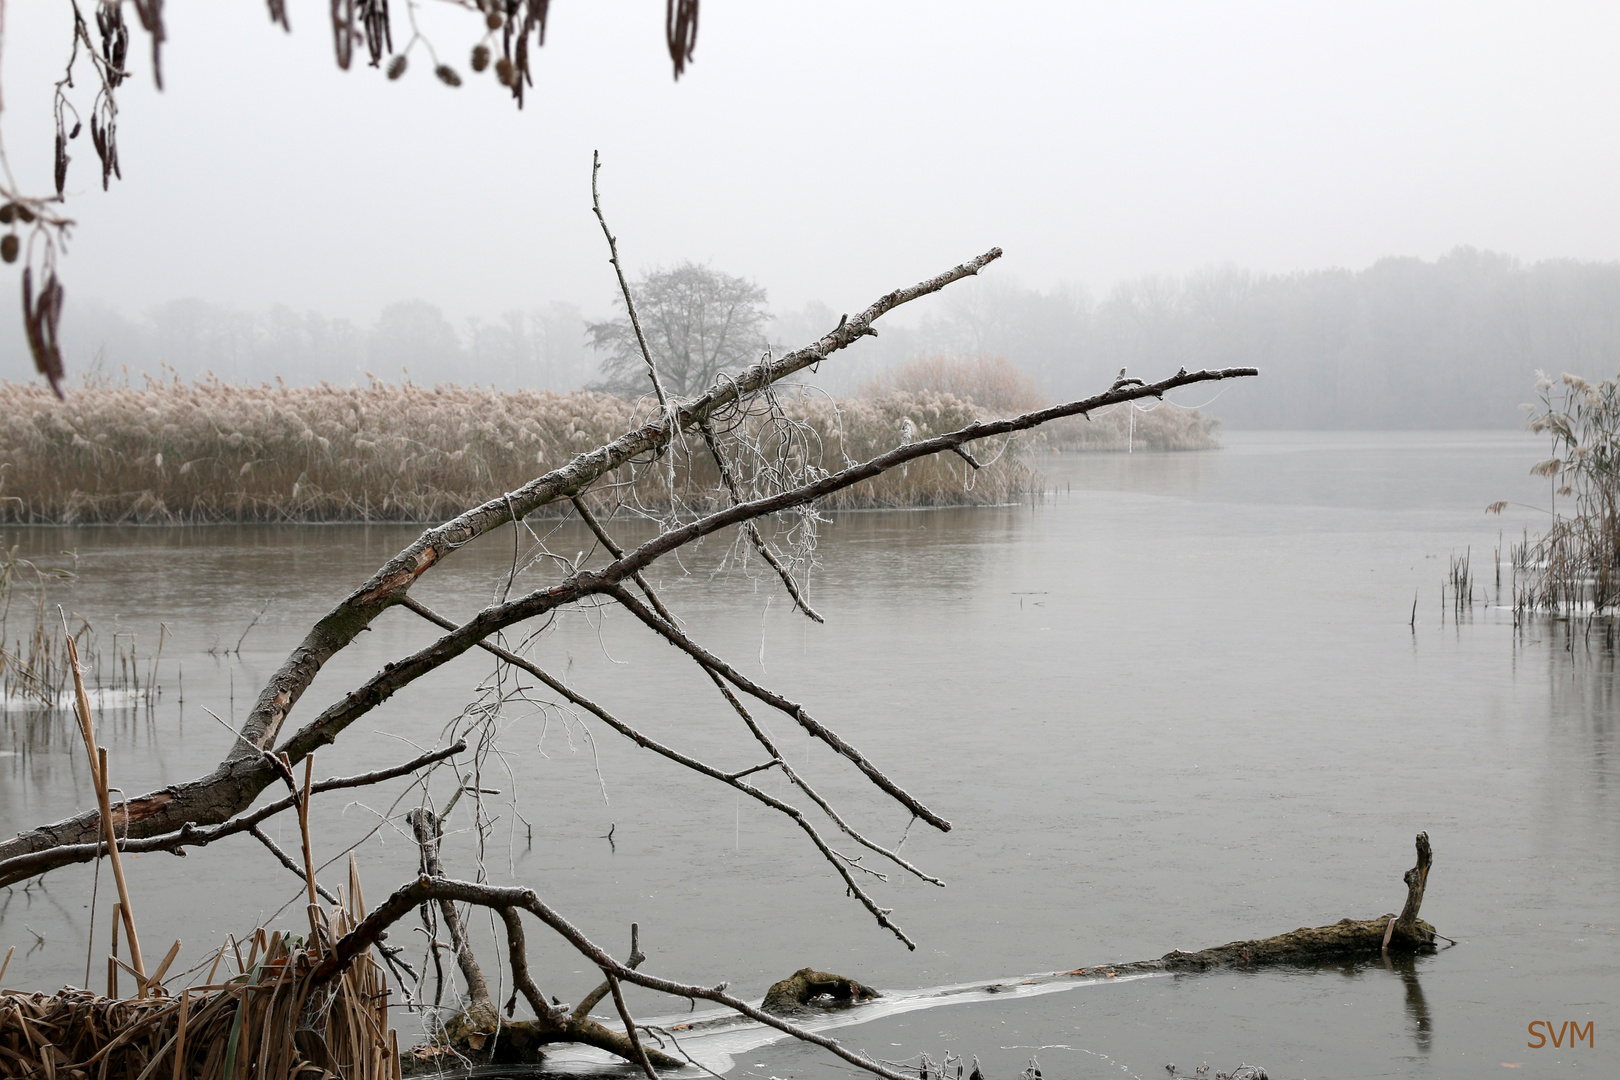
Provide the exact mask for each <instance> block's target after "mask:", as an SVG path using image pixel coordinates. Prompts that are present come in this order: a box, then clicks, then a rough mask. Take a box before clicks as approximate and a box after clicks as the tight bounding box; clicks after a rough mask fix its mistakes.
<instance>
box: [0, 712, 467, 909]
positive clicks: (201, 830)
mask: <svg viewBox="0 0 1620 1080" xmlns="http://www.w3.org/2000/svg"><path fill="white" fill-rule="evenodd" d="M466 749H467V744H466V742H465V741H459V742H457V743H456V744H455V745H453V746H447V747H445V748H444V749H442V750H433V751H430V752H429V753H426V754H423V755H422V756H420V757H416V758H412V759H411V760H410V761H407V762H405V763H404V764H403V765H394V766H391V767H389V768H387V769H378V770H376V771H374V772H368V773H361V774H359V775H357V776H334V777H331V778H329V779H326V780H320V781H317V782H316V783H314V784H312V785H310V792H311V793H312V794H318V793H320V792H323V791H338V790H341V789H343V788H353V787H366V786H368V785H371V784H380V783H382V782H383V781H385V780H392V779H394V778H395V777H399V776H404V775H406V774H407V773H413V772H415V771H416V770H418V769H421V768H425V767H426V766H428V765H433V764H435V763H437V762H440V761H443V760H444V759H446V758H450V757H454V756H455V755H457V754H459V753H461V752H463V751H464V750H466ZM270 772H271V776H272V779H274V778H279V777H280V775H281V774H280V773H279V772H277V771H275V770H270ZM298 799H299V795H298V793H297V792H294V793H292V794H289V795H286V796H283V797H282V798H280V799H277V800H276V801H275V802H271V803H265V804H264V805H263V806H261V807H258V808H257V809H255V810H252V811H249V812H248V813H246V814H243V815H241V816H240V817H235V818H231V819H230V820H228V821H225V822H222V823H221V824H218V825H197V824H195V823H193V822H190V821H188V822H186V823H185V824H183V825H181V826H180V828H178V829H176V830H175V831H173V832H168V833H162V834H160V835H158V836H147V837H141V838H138V839H129V838H127V837H126V838H121V839H120V840H119V841H118V850H119V851H124V852H131V853H134V854H137V855H139V854H144V853H146V852H151V851H169V852H173V853H174V854H176V855H184V854H185V851H184V850H183V849H184V848H188V847H206V846H208V845H209V844H211V843H213V842H214V841H216V840H223V839H224V838H225V837H227V836H235V835H236V834H237V833H241V832H252V831H254V830H256V829H257V828H258V826H259V823H260V822H262V821H264V820H265V819H266V818H271V817H274V816H275V815H277V814H279V813H281V812H282V811H284V810H291V809H294V808H295V807H296V806H297V805H298ZM121 806H127V804H121ZM113 821H114V824H115V825H116V824H118V817H117V814H116V812H115V814H114V818H113ZM105 847H106V845H105V844H103V843H94V844H63V845H60V846H58V847H52V848H46V849H45V850H43V851H36V852H32V853H30V854H27V855H18V856H16V857H15V858H10V859H6V860H4V861H0V887H3V886H6V885H14V884H16V883H17V882H19V881H24V880H26V879H28V878H31V877H33V876H35V875H36V874H42V873H45V872H46V871H49V870H54V869H56V868H57V867H59V866H68V865H70V864H72V863H78V862H89V861H90V860H91V859H94V858H95V857H96V856H97V854H98V853H100V852H101V851H103V850H105ZM282 861H283V862H285V863H288V864H289V865H291V868H292V869H293V870H294V872H296V873H297V874H298V875H299V876H300V877H302V876H303V871H302V870H300V869H298V867H297V866H296V865H292V864H291V859H290V858H287V857H285V853H283V856H282Z"/></svg>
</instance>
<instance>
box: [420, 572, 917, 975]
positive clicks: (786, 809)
mask: <svg viewBox="0 0 1620 1080" xmlns="http://www.w3.org/2000/svg"><path fill="white" fill-rule="evenodd" d="M401 606H403V607H407V608H409V609H410V610H411V611H414V612H416V613H417V614H419V615H421V616H422V617H423V618H425V619H427V620H429V621H430V622H434V623H437V624H438V625H440V626H445V627H451V626H454V625H455V624H454V623H452V622H451V621H450V620H449V619H446V618H444V617H443V616H442V615H439V614H437V613H436V612H434V611H433V610H431V609H430V608H428V607H426V606H424V605H423V604H421V603H419V602H418V601H416V600H415V599H413V598H406V599H405V600H403V601H401ZM478 647H479V648H480V649H483V650H484V651H485V652H487V653H490V654H491V655H493V656H497V657H499V658H500V659H502V660H504V661H506V662H507V663H508V664H511V665H512V666H513V667H515V668H517V669H518V670H520V671H526V672H528V673H529V674H530V675H533V676H534V677H535V678H537V679H539V680H540V681H541V682H542V683H544V684H545V685H546V686H547V687H548V688H550V689H551V690H552V691H553V692H555V693H556V694H558V695H559V696H561V697H562V698H564V699H565V700H567V701H569V702H570V703H572V704H574V705H576V706H578V707H579V708H581V709H584V710H585V711H586V712H589V713H590V714H591V715H592V716H594V717H596V718H597V719H598V720H601V721H602V722H603V723H605V724H607V725H608V726H609V727H611V728H612V729H613V730H614V731H617V732H618V733H619V734H621V735H623V736H625V737H626V738H627V739H630V740H631V741H632V742H634V743H635V744H636V745H637V746H640V747H642V748H643V749H647V750H651V751H653V752H654V753H656V754H659V755H660V756H662V757H665V758H668V759H669V760H670V761H673V762H675V763H677V764H679V765H683V766H685V767H686V768H688V769H691V770H692V771H693V772H697V773H701V774H702V775H704V776H707V777H710V778H711V779H714V780H719V781H720V782H721V783H723V784H727V785H729V786H731V787H733V788H736V789H737V790H738V791H740V792H742V793H743V794H745V795H747V796H749V797H750V798H753V799H757V800H758V801H760V802H762V803H764V804H765V805H766V806H768V807H770V808H771V809H773V810H776V811H778V812H779V813H782V814H784V815H786V816H787V817H788V818H790V819H791V820H792V821H793V823H794V824H795V825H797V826H799V828H800V829H802V830H804V832H805V834H806V835H807V836H809V837H810V842H811V843H813V844H814V845H815V846H816V848H817V850H819V851H820V852H821V854H822V855H823V856H824V857H825V858H826V859H827V861H828V862H830V863H831V864H832V867H833V869H834V870H836V871H837V872H838V875H839V876H840V877H841V878H843V880H844V885H845V887H846V888H848V889H849V892H850V894H851V895H852V896H854V897H855V899H856V900H858V901H860V903H861V905H862V906H863V907H865V908H866V910H867V911H868V912H870V913H871V914H872V916H873V917H874V918H875V919H877V921H878V925H880V926H882V927H884V928H885V929H887V930H889V931H890V932H891V933H893V934H894V935H895V936H896V937H898V938H899V939H900V940H901V941H902V942H904V943H905V944H906V947H907V948H911V949H915V948H916V947H917V946H916V943H915V942H913V941H912V940H911V939H910V938H909V937H907V936H906V933H905V931H904V930H902V929H901V928H900V927H899V926H897V925H896V924H895V923H894V922H893V921H892V920H890V918H889V916H890V915H892V914H893V911H891V910H890V909H888V908H884V907H880V906H879V905H878V903H877V901H875V900H873V899H872V897H871V895H870V894H869V893H868V892H867V891H866V890H865V889H863V888H861V886H860V883H859V882H857V881H856V880H855V878H854V876H853V875H852V874H850V872H849V869H848V867H847V866H846V865H845V864H846V863H848V864H850V865H855V864H854V862H853V860H851V859H849V858H848V857H847V856H843V855H841V854H840V853H839V852H837V851H835V850H834V849H833V848H832V846H831V845H829V844H828V843H827V841H826V839H825V838H824V837H823V836H822V835H821V833H820V832H819V831H818V830H817V829H816V827H815V826H814V825H812V824H811V823H810V821H809V819H808V818H806V817H805V816H804V812H803V811H801V810H800V809H799V808H798V807H796V806H793V805H792V804H791V803H786V802H783V801H782V800H781V799H778V798H776V797H775V796H773V795H769V794H767V793H765V792H764V791H761V790H760V789H759V788H757V787H755V786H754V785H752V784H745V783H743V782H742V780H741V775H739V774H734V773H726V772H722V771H721V770H719V769H717V768H715V767H714V766H713V765H709V764H708V763H706V762H703V761H699V760H698V759H697V758H694V757H692V756H690V755H688V754H684V753H682V752H681V751H679V750H676V749H674V748H673V747H669V746H665V745H664V744H662V743H660V742H658V741H657V740H655V739H651V738H649V737H647V736H646V735H644V734H642V733H641V732H640V731H637V730H636V729H635V728H633V727H631V726H630V725H629V724H627V723H625V722H624V721H623V720H620V719H619V718H618V717H616V716H614V715H613V714H612V713H610V712H608V711H607V710H606V709H604V708H603V707H602V706H600V705H598V704H597V703H596V702H594V701H592V700H591V699H590V698H588V697H586V696H585V695H583V694H581V693H579V692H578V691H577V690H574V689H572V688H571V687H569V686H567V685H565V684H564V683H563V682H562V681H560V680H558V679H556V678H554V677H553V676H551V675H549V674H547V673H546V671H545V670H544V669H542V668H540V667H538V666H537V665H535V664H533V663H530V662H529V661H528V660H525V659H524V658H523V657H521V656H518V655H517V654H516V653H514V652H511V651H510V650H508V649H504V648H502V647H501V646H499V645H496V644H493V643H492V642H489V641H480V642H479V643H478ZM782 763H783V759H782V758H781V756H780V755H777V756H776V760H775V761H773V762H772V764H773V765H780V764H782ZM754 771H757V770H752V769H750V770H746V771H745V773H744V774H743V775H745V774H746V772H754ZM811 795H812V797H813V798H815V799H816V800H817V801H818V803H819V802H820V801H821V800H820V796H817V795H815V794H814V793H813V792H812V793H811ZM833 818H834V820H835V821H837V822H838V824H839V825H840V826H841V827H843V828H844V830H845V831H846V832H849V833H850V834H851V835H852V836H857V839H859V837H858V835H857V834H856V833H854V831H853V830H851V829H850V828H849V827H848V826H847V825H844V823H843V821H842V820H840V819H839V818H838V817H837V815H833ZM861 842H862V843H863V844H867V846H868V847H872V848H873V850H876V851H880V852H882V851H883V849H882V848H879V847H875V846H874V845H871V844H869V843H867V841H865V840H861ZM884 854H888V853H887V852H884ZM890 857H891V858H893V859H894V860H895V861H896V862H898V863H899V864H900V865H902V866H904V867H906V868H907V869H908V870H910V871H912V872H913V873H915V874H916V875H917V876H918V877H921V878H922V879H923V880H924V881H928V882H931V883H933V884H936V885H943V884H944V882H942V881H940V880H939V879H937V878H933V877H930V876H929V875H927V874H925V873H923V872H922V871H921V870H918V869H917V868H916V867H913V866H912V865H911V864H910V863H908V862H906V861H905V860H904V859H902V858H900V857H899V856H897V855H891V856H890ZM868 872H870V871H868Z"/></svg>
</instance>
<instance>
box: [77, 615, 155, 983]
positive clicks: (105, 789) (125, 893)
mask: <svg viewBox="0 0 1620 1080" xmlns="http://www.w3.org/2000/svg"><path fill="white" fill-rule="evenodd" d="M63 629H64V630H65V629H66V626H65V625H64V627H63ZM66 642H67V651H68V659H69V661H70V663H71V666H72V670H73V703H74V709H75V711H76V712H77V714H78V718H79V734H81V735H82V736H83V737H84V749H85V753H86V754H88V755H89V756H90V779H91V782H92V783H93V784H94V785H95V788H96V802H97V804H98V805H99V806H100V808H101V827H102V833H103V835H105V837H106V840H107V857H108V859H109V860H110V861H111V862H112V871H113V880H114V881H115V882H117V884H118V903H119V906H120V907H121V908H122V916H123V920H124V932H125V934H126V935H127V936H128V937H129V957H130V959H131V960H133V961H134V962H135V977H136V978H137V979H139V980H141V981H140V982H139V983H137V996H139V997H144V996H145V994H146V983H145V979H146V964H145V962H144V961H143V960H142V959H141V939H140V938H139V937H138V936H137V935H136V933H135V912H134V910H133V908H131V906H130V902H129V882H128V881H127V880H125V878H124V859H123V855H122V854H121V853H120V852H119V850H118V832H117V829H116V828H115V827H114V826H113V818H112V800H111V798H110V797H109V790H110V785H109V784H108V782H107V751H106V748H105V747H100V746H97V745H96V735H95V726H94V723H93V721H92V720H91V718H90V698H89V696H88V695H87V694H85V692H84V673H83V672H82V671H81V670H80V668H79V647H78V646H77V645H76V644H74V641H73V635H71V634H68V635H67V637H66Z"/></svg>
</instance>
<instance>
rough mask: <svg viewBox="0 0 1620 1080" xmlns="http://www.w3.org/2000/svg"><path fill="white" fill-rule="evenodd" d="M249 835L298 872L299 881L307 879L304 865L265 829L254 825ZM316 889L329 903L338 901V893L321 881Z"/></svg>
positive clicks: (282, 862)
mask: <svg viewBox="0 0 1620 1080" xmlns="http://www.w3.org/2000/svg"><path fill="white" fill-rule="evenodd" d="M248 835H249V836H251V837H253V839H255V840H257V841H258V842H259V843H261V844H263V845H264V846H265V847H267V848H269V849H270V854H272V855H274V856H275V857H276V859H277V860H278V861H279V862H280V863H281V865H282V866H285V867H286V868H287V869H289V870H291V871H292V872H293V873H295V874H297V875H298V880H299V881H304V880H305V878H304V869H303V867H301V866H299V865H298V864H297V863H295V862H293V861H292V857H291V856H290V855H288V854H287V853H286V852H285V851H282V850H281V847H280V845H278V844H277V843H276V842H275V841H274V840H272V839H270V837H269V835H267V834H266V833H265V831H264V830H263V829H261V828H259V827H258V826H257V825H254V826H252V827H251V828H249V829H248ZM315 890H316V891H317V892H319V893H320V894H321V899H323V900H325V901H326V902H327V903H328V904H335V903H337V902H338V898H337V894H335V893H333V892H332V891H331V890H330V889H328V888H327V887H326V886H325V885H322V884H321V883H320V882H316V883H315Z"/></svg>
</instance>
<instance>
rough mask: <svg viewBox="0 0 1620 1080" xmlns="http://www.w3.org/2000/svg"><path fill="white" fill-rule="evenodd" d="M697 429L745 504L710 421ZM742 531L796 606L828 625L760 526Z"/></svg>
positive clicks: (729, 489)
mask: <svg viewBox="0 0 1620 1080" xmlns="http://www.w3.org/2000/svg"><path fill="white" fill-rule="evenodd" d="M698 429H699V430H700V431H702V432H703V442H704V444H705V445H706V446H708V448H709V454H710V456H711V457H713V458H714V463H715V466H716V467H717V468H719V470H720V481H721V483H723V484H725V486H726V492H727V494H729V495H730V496H731V502H732V505H736V504H737V503H740V502H742V501H743V497H742V492H741V491H740V490H738V488H737V478H736V477H735V476H733V475H732V474H731V463H730V462H728V461H727V460H726V455H725V454H724V453H723V452H722V451H721V449H720V444H719V443H718V442H716V441H715V438H714V428H712V427H710V426H709V424H708V422H707V421H705V422H704V423H701V424H699V425H698ZM743 531H744V532H745V533H747V534H748V539H749V541H750V542H751V543H752V544H753V545H754V550H755V551H757V552H759V557H760V558H762V559H764V560H765V561H766V563H768V564H769V565H770V568H771V569H772V570H775V571H776V576H777V577H779V578H781V579H782V587H783V588H784V589H786V590H787V592H788V595H789V596H790V597H792V598H793V606H794V607H795V608H798V609H799V610H800V611H802V612H804V613H805V615H807V616H809V618H810V620H811V621H812V622H818V623H824V622H826V621H827V620H826V619H823V618H822V617H821V616H820V615H819V614H818V613H817V612H816V610H815V608H812V607H811V606H810V605H809V603H808V602H806V601H805V598H804V596H803V595H802V594H801V593H800V592H799V585H798V582H796V581H794V580H793V575H792V574H791V573H789V572H788V568H787V567H785V566H783V565H782V563H781V562H780V561H779V560H778V559H777V557H776V555H775V553H774V552H772V551H771V549H770V547H769V546H768V545H767V544H766V543H765V538H764V537H763V536H761V535H760V534H759V526H758V525H756V524H754V523H753V522H752V521H750V522H748V523H747V524H745V525H744V526H743Z"/></svg>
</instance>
